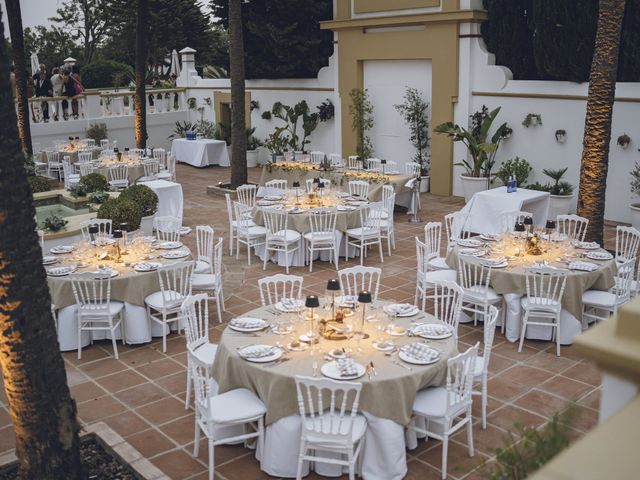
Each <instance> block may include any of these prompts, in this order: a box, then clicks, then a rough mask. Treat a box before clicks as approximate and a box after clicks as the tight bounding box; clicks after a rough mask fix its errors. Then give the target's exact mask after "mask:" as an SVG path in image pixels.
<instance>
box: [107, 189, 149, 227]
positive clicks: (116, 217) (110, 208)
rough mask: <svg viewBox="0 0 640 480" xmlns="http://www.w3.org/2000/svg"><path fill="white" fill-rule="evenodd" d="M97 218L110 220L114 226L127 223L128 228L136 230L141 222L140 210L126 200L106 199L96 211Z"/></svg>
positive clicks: (135, 204)
mask: <svg viewBox="0 0 640 480" xmlns="http://www.w3.org/2000/svg"><path fill="white" fill-rule="evenodd" d="M98 218H110V219H111V221H112V222H113V223H114V224H115V225H119V224H121V223H128V224H129V228H130V229H131V230H132V231H133V230H137V229H138V228H140V221H141V220H142V208H141V207H140V205H138V204H137V203H136V202H134V201H133V200H130V199H127V198H124V199H122V198H120V197H118V198H117V199H114V198H109V199H107V200H106V201H105V202H104V203H103V204H102V205H100V208H99V209H98Z"/></svg>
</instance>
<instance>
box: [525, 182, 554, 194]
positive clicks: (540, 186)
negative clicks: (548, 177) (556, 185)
mask: <svg viewBox="0 0 640 480" xmlns="http://www.w3.org/2000/svg"><path fill="white" fill-rule="evenodd" d="M527 190H536V191H538V192H548V191H549V190H551V185H550V184H548V183H547V184H545V185H543V184H542V183H540V182H535V183H530V184H528V185H527Z"/></svg>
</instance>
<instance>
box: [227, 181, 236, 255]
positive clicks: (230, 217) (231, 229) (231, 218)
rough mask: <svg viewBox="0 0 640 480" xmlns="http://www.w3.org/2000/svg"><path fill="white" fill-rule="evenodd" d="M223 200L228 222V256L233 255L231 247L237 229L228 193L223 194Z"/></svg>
mask: <svg viewBox="0 0 640 480" xmlns="http://www.w3.org/2000/svg"><path fill="white" fill-rule="evenodd" d="M224 198H225V200H226V202H227V219H228V221H229V255H233V246H234V244H235V241H236V232H237V229H238V224H237V222H236V220H235V217H234V215H235V211H234V208H233V202H232V200H231V195H230V194H228V193H225V194H224Z"/></svg>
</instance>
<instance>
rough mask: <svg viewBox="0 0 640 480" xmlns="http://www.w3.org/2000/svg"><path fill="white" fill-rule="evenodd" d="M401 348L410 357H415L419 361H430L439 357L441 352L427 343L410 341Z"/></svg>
mask: <svg viewBox="0 0 640 480" xmlns="http://www.w3.org/2000/svg"><path fill="white" fill-rule="evenodd" d="M400 350H401V351H402V352H403V353H404V354H405V355H409V356H410V357H413V358H415V359H416V360H418V361H419V362H428V361H431V360H434V359H436V358H438V356H439V355H440V353H439V352H437V351H436V350H434V349H433V348H430V347H429V346H427V345H425V344H424V343H410V344H409V345H405V346H404V347H402V348H400Z"/></svg>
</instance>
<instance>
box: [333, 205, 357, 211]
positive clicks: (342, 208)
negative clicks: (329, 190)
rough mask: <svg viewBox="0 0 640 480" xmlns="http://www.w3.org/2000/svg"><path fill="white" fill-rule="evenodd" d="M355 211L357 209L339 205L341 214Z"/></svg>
mask: <svg viewBox="0 0 640 480" xmlns="http://www.w3.org/2000/svg"><path fill="white" fill-rule="evenodd" d="M355 209H356V207H354V206H352V205H338V208H337V210H338V211H339V212H352V211H353V210H355Z"/></svg>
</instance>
